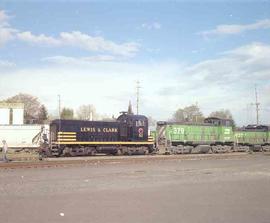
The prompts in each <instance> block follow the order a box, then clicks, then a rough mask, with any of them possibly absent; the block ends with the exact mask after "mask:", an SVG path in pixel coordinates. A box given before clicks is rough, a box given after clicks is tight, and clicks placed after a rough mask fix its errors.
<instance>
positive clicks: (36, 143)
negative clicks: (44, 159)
mask: <svg viewBox="0 0 270 223" xmlns="http://www.w3.org/2000/svg"><path fill="white" fill-rule="evenodd" d="M41 133H42V134H41ZM48 133H49V125H0V140H5V141H6V142H7V144H8V147H9V148H11V149H19V150H23V149H38V148H39V147H40V142H41V141H44V139H45V140H46V139H47V138H48Z"/></svg>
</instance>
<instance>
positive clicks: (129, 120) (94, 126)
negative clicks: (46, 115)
mask: <svg viewBox="0 0 270 223" xmlns="http://www.w3.org/2000/svg"><path fill="white" fill-rule="evenodd" d="M50 131H51V141H52V142H56V141H57V140H59V138H61V133H63V134H65V133H74V134H75V136H76V137H74V138H75V140H74V138H72V135H71V136H70V137H69V138H65V139H64V140H63V138H62V140H63V141H65V142H66V144H69V142H74V141H75V142H117V141H119V142H122V141H127V142H140V141H147V139H148V120H147V118H146V117H145V116H143V115H130V114H122V115H120V116H119V117H118V119H117V120H116V121H110V122H109V121H83V120H63V119H62V120H59V119H58V120H54V121H52V122H51V125H50ZM66 137H68V136H66ZM68 139H70V140H68Z"/></svg>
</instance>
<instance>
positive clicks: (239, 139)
mask: <svg viewBox="0 0 270 223" xmlns="http://www.w3.org/2000/svg"><path fill="white" fill-rule="evenodd" d="M234 142H235V143H236V144H241V145H263V144H266V143H269V131H247V130H235V133H234Z"/></svg>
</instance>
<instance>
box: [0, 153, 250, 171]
mask: <svg viewBox="0 0 270 223" xmlns="http://www.w3.org/2000/svg"><path fill="white" fill-rule="evenodd" d="M248 156H252V155H250V154H248V153H225V154H185V155H167V156H166V155H148V156H95V157H63V158H62V157H61V158H46V159H45V160H42V161H38V160H31V161H11V162H8V163H4V162H0V169H21V168H55V167H69V166H80V165H102V164H115V163H143V162H152V161H162V160H204V159H239V158H247V157H248Z"/></svg>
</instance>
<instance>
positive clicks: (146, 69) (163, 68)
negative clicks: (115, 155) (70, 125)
mask: <svg viewBox="0 0 270 223" xmlns="http://www.w3.org/2000/svg"><path fill="white" fill-rule="evenodd" d="M269 51H270V45H267V44H262V43H252V44H249V45H246V46H242V47H239V48H236V49H233V50H231V51H229V52H225V53H224V54H222V55H220V57H219V58H217V59H212V60H207V61H202V62H200V63H197V64H193V65H192V64H189V65H184V64H181V63H179V62H176V61H169V62H164V61H163V62H160V63H148V64H135V63H130V62H123V61H122V60H121V61H106V58H105V60H103V61H102V60H100V61H99V62H98V63H97V62H96V58H91V57H90V58H72V57H63V56H62V57H61V56H56V57H51V58H47V59H46V61H47V62H53V63H52V64H51V65H50V66H47V67H46V68H44V67H41V68H36V69H34V68H32V69H30V68H27V69H20V70H19V69H18V70H12V71H9V72H2V75H1V76H0V91H1V95H3V96H2V97H4V96H6V94H7V92H9V95H8V96H11V95H12V94H16V93H18V92H27V93H31V94H34V95H37V96H38V97H40V98H41V99H42V100H43V101H44V103H45V104H46V105H47V106H48V107H49V109H50V110H53V109H54V108H57V99H56V95H57V94H61V95H62V100H63V105H65V106H68V107H73V108H77V107H78V106H79V105H81V104H89V103H90V104H94V105H95V106H96V108H97V110H98V112H100V113H107V114H108V115H111V114H114V115H117V113H118V112H119V111H121V110H124V109H126V107H127V104H128V101H129V100H132V102H133V105H134V106H135V98H136V96H135V81H136V80H137V79H139V80H140V81H141V86H142V88H141V92H140V95H141V104H140V111H141V113H144V114H146V115H151V116H153V117H154V118H156V119H158V120H161V119H163V120H164V119H165V120H166V119H167V118H170V117H171V115H172V114H173V112H174V111H175V110H176V109H177V108H178V107H184V106H187V105H190V104H192V103H195V102H198V103H199V106H200V107H201V108H202V111H203V112H204V114H205V115H208V114H209V113H210V112H212V111H214V110H217V109H221V108H225V109H230V110H231V111H232V113H233V115H234V117H235V119H236V121H237V123H238V124H239V125H242V124H244V123H247V122H246V105H247V104H250V103H251V102H254V84H257V86H258V93H259V100H260V102H261V106H262V108H263V107H265V108H268V107H269V106H270V98H269V97H268V95H269V89H270V64H269V62H268V61H269V60H270V58H269V57H270V53H269ZM109 59H110V58H108V60H109ZM4 83H11V84H9V85H8V86H7V85H5V84H4ZM2 93H4V94H2ZM252 111H253V110H252ZM250 118H252V119H249V120H248V123H251V122H254V121H255V113H254V115H253V116H252V117H250ZM261 120H262V122H264V123H268V124H269V122H270V119H269V112H268V113H267V111H264V110H262V111H261Z"/></svg>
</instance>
